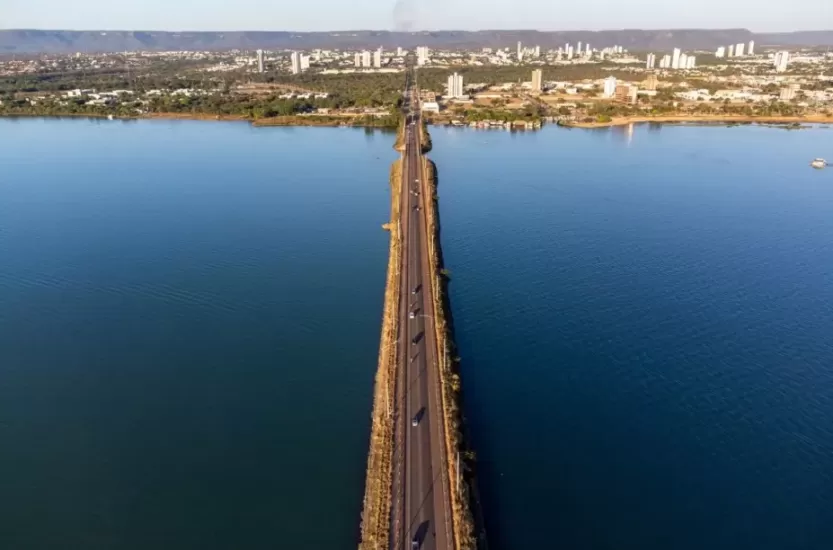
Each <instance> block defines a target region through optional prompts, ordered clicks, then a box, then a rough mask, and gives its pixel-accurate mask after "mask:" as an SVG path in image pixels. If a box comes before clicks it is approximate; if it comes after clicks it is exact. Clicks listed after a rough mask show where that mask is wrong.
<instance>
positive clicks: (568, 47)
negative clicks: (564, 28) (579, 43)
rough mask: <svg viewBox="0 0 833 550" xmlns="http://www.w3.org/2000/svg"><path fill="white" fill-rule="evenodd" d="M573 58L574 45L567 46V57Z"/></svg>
mask: <svg viewBox="0 0 833 550" xmlns="http://www.w3.org/2000/svg"><path fill="white" fill-rule="evenodd" d="M572 58H573V47H572V46H567V59H572Z"/></svg>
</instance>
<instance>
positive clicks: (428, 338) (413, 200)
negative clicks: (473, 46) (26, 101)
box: [391, 80, 453, 550]
mask: <svg viewBox="0 0 833 550" xmlns="http://www.w3.org/2000/svg"><path fill="white" fill-rule="evenodd" d="M409 81H410V80H409ZM409 95H411V97H410V99H411V100H410V101H409V102H408V103H409V108H410V109H412V110H410V111H409V112H408V124H409V125H408V126H407V127H406V129H407V136H406V148H405V153H404V155H403V160H404V162H403V174H402V197H401V200H402V203H401V219H400V223H401V228H402V231H401V238H402V266H401V277H402V281H401V283H402V284H401V295H400V301H399V305H400V315H399V319H400V334H399V342H400V345H399V350H400V351H399V357H398V360H399V362H398V368H399V370H398V376H397V392H396V395H397V399H396V405H397V406H396V409H397V410H396V411H395V414H394V418H395V428H394V429H395V436H394V437H395V442H396V444H395V449H394V480H393V487H392V495H393V509H392V513H391V529H392V536H391V547H392V548H394V549H407V550H411V549H412V548H414V547H415V546H414V544H416V547H417V548H419V549H420V550H435V549H440V550H444V549H450V548H452V542H453V538H452V534H451V521H450V520H451V517H450V501H449V499H448V494H449V487H448V481H447V475H445V471H446V470H445V468H446V457H445V443H444V438H443V433H442V416H441V414H442V413H441V409H440V407H441V401H440V393H439V378H438V377H439V373H438V361H437V357H436V355H437V348H436V338H435V333H434V330H435V327H434V309H433V302H432V300H431V284H432V283H431V279H430V277H431V266H430V261H429V258H428V243H427V239H428V235H427V223H426V218H425V201H428V200H432V198H431V197H430V196H426V193H425V191H426V190H427V189H426V188H425V185H426V184H425V178H424V176H423V174H422V172H423V170H422V154H421V148H420V142H419V126H418V125H419V124H420V121H419V110H418V100H417V99H416V89H415V87H410V88H409ZM411 121H413V122H414V125H413V126H411V125H410V122H411ZM412 314H413V318H412ZM414 423H416V425H413V424H414Z"/></svg>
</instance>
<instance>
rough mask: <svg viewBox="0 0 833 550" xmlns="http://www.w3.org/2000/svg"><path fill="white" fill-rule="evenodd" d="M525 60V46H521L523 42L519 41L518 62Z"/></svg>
mask: <svg viewBox="0 0 833 550" xmlns="http://www.w3.org/2000/svg"><path fill="white" fill-rule="evenodd" d="M523 58H524V49H523V44H521V41H520V40H519V41H518V61H520V60H521V59H523Z"/></svg>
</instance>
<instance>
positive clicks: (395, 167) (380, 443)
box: [359, 159, 402, 550]
mask: <svg viewBox="0 0 833 550" xmlns="http://www.w3.org/2000/svg"><path fill="white" fill-rule="evenodd" d="M390 188H391V210H390V221H389V222H388V223H386V224H385V225H384V229H386V230H387V231H389V232H390V253H389V255H388V272H387V281H386V283H385V304H384V309H383V314H382V339H381V342H380V344H379V363H378V366H377V369H376V382H375V386H374V392H373V409H372V413H371V419H372V422H371V429H370V450H369V451H368V456H367V473H366V475H365V494H364V503H363V507H362V523H361V543H360V544H359V549H360V550H373V549H376V548H388V546H389V538H390V513H391V481H392V477H391V476H392V470H391V465H392V462H393V419H392V417H391V415H390V413H391V410H392V403H391V396H393V395H395V385H394V382H395V379H396V376H395V369H396V340H397V333H398V332H399V327H398V325H397V323H398V316H397V303H398V300H399V291H400V288H399V282H400V276H399V271H400V266H401V265H402V264H401V257H400V256H401V254H402V252H401V246H400V235H399V229H400V227H399V226H400V224H399V217H400V215H401V212H400V204H401V200H400V199H401V194H400V193H401V188H402V160H401V159H399V160H396V161H395V162H394V163H393V164H392V165H391V168H390Z"/></svg>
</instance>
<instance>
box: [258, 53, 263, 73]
mask: <svg viewBox="0 0 833 550" xmlns="http://www.w3.org/2000/svg"><path fill="white" fill-rule="evenodd" d="M263 71H264V66H263V50H258V51H257V72H259V73H262V72H263Z"/></svg>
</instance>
